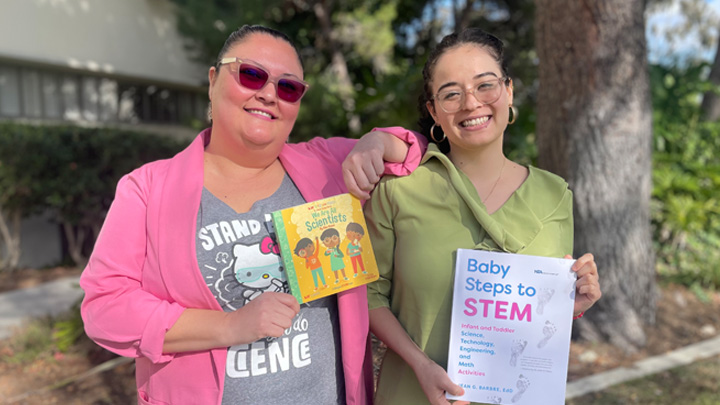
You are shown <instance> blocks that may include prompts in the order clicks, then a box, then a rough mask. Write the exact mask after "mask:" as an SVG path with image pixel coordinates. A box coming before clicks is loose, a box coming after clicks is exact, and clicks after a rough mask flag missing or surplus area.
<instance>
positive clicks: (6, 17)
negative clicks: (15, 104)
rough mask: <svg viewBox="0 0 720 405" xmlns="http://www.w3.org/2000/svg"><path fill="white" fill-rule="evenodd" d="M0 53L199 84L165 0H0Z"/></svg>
mask: <svg viewBox="0 0 720 405" xmlns="http://www.w3.org/2000/svg"><path fill="white" fill-rule="evenodd" d="M0 58H7V59H15V60H25V61H33V62H38V63H43V64H51V65H58V66H64V67H70V68H75V69H81V70H90V71H96V72H104V73H108V74H116V75H123V76H130V77H137V78H147V79H152V80H157V81H161V82H166V83H173V84H181V85H189V86H194V87H196V86H202V85H203V82H205V81H206V80H207V67H205V66H199V65H197V64H194V63H190V62H188V60H189V59H190V58H189V55H188V53H187V52H186V51H185V50H184V48H183V43H182V38H181V37H180V35H179V34H178V33H177V31H176V26H175V17H174V13H173V5H172V4H171V3H170V2H169V1H168V0H0Z"/></svg>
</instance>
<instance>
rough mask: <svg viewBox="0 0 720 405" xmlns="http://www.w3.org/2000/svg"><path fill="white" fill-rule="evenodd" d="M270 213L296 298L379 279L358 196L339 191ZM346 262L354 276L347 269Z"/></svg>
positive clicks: (306, 298) (302, 299)
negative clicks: (332, 195)
mask: <svg viewBox="0 0 720 405" xmlns="http://www.w3.org/2000/svg"><path fill="white" fill-rule="evenodd" d="M272 218H273V224H274V227H275V231H276V232H277V238H278V245H279V247H280V254H281V256H282V261H283V263H284V264H285V268H286V270H287V276H288V284H289V287H290V292H291V293H292V294H293V296H295V298H297V299H298V302H300V303H303V302H308V301H312V300H315V299H318V298H322V297H325V296H328V295H331V294H336V293H339V292H341V291H344V290H347V289H350V288H354V287H358V286H361V285H363V284H367V283H369V282H372V281H374V280H376V279H377V278H378V270H377V263H376V261H375V254H374V252H373V249H372V243H371V241H370V238H369V236H368V235H367V234H366V231H365V229H366V228H367V225H366V224H365V217H364V215H363V212H362V205H361V203H360V200H359V199H357V198H355V197H353V196H351V195H350V194H340V195H337V196H334V197H329V198H325V199H322V200H318V201H313V202H309V203H305V204H301V205H298V206H295V207H290V208H286V209H283V210H279V211H275V212H273V213H272ZM313 241H314V242H313ZM321 249H322V252H320V250H321ZM348 257H349V258H350V260H347V258H348ZM350 263H352V269H353V270H354V275H353V276H350V273H349V270H350V267H349V266H350ZM329 270H330V271H332V273H331V272H330V271H329ZM310 280H312V281H310Z"/></svg>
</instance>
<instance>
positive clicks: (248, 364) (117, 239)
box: [80, 26, 424, 404]
mask: <svg viewBox="0 0 720 405" xmlns="http://www.w3.org/2000/svg"><path fill="white" fill-rule="evenodd" d="M208 77H209V81H210V85H209V93H208V94H209V98H210V102H211V114H212V126H211V128H208V129H206V130H204V131H203V132H201V133H200V134H199V135H198V137H197V138H196V139H195V140H194V141H193V142H192V144H191V145H190V146H188V147H187V148H186V149H185V150H184V151H182V152H180V153H179V154H178V155H176V156H175V157H173V158H172V159H168V160H162V161H157V162H153V163H150V164H147V165H145V166H143V167H141V168H139V169H137V170H135V171H133V172H132V173H130V174H128V175H126V176H125V177H123V178H122V179H121V180H120V182H119V184H118V187H117V194H116V197H115V201H114V202H113V204H112V207H111V208H110V211H109V213H108V215H107V218H106V220H105V224H104V225H103V229H102V232H101V233H100V236H99V238H98V240H97V242H96V245H95V249H94V252H93V254H92V256H91V258H90V261H89V263H88V265H87V267H86V269H85V271H84V272H83V275H82V277H81V281H80V284H81V286H82V288H83V289H84V290H85V294H86V295H85V298H84V300H83V303H82V308H81V312H82V316H83V320H84V322H85V329H86V332H87V334H88V336H89V337H91V338H92V339H93V340H95V342H97V343H98V344H100V345H101V346H103V347H105V348H107V349H109V350H111V351H113V352H115V353H117V354H119V355H122V356H127V357H134V358H135V359H136V380H137V381H136V382H137V390H138V402H139V403H143V404H221V403H222V404H265V403H268V404H269V403H278V404H283V403H294V404H367V403H369V402H370V401H371V399H372V384H373V383H372V370H371V361H370V359H369V355H368V350H367V348H368V313H367V311H368V310H367V295H366V290H365V288H364V287H360V288H356V289H352V290H349V291H345V292H342V293H340V294H339V295H334V296H330V297H327V298H325V299H320V300H316V301H313V302H311V303H309V304H304V305H302V306H300V305H298V303H297V301H296V300H295V298H294V297H293V296H292V295H290V294H287V291H288V288H287V281H286V280H287V278H286V277H285V275H284V272H283V268H282V266H281V262H280V257H279V252H278V248H277V246H276V245H275V241H274V239H273V238H274V231H273V229H272V226H271V224H272V223H271V220H270V213H271V212H273V211H275V210H279V209H282V208H286V207H290V206H294V205H298V204H302V203H305V202H306V201H313V200H317V199H320V198H324V197H328V196H331V195H336V194H340V193H344V192H347V190H348V188H350V190H351V191H354V192H355V194H358V195H359V196H361V197H362V196H366V195H367V191H368V190H371V189H372V186H373V184H374V183H375V182H377V181H378V179H379V176H380V175H382V174H383V172H387V173H393V174H396V175H403V174H407V173H408V172H409V170H410V169H411V168H413V167H416V166H417V164H418V162H419V159H420V156H421V155H422V151H423V149H424V141H423V140H421V139H417V138H416V137H415V135H414V134H413V133H412V132H410V131H401V130H397V129H395V133H396V135H390V134H388V133H383V132H372V133H370V134H368V135H366V136H364V137H363V138H362V139H361V140H360V141H357V140H351V139H346V138H333V139H320V138H316V139H313V140H311V141H309V142H307V143H301V144H290V143H287V142H286V141H287V140H288V137H289V135H290V131H291V130H292V128H293V125H294V124H295V120H296V118H297V114H298V110H299V108H300V99H301V98H302V96H303V95H304V94H305V92H306V91H307V89H308V85H307V84H306V83H305V82H304V81H303V70H302V65H301V62H300V57H299V54H298V53H297V51H296V49H295V48H294V46H293V45H292V43H291V42H290V40H289V39H288V38H287V37H286V36H285V35H284V34H282V33H280V32H278V31H275V30H272V29H269V28H265V27H261V26H244V27H241V28H240V29H239V30H237V31H236V32H234V33H232V34H231V35H230V37H229V38H228V39H227V41H226V43H225V46H224V47H223V49H222V51H221V52H220V55H219V57H218V62H217V64H216V65H215V66H213V67H211V68H210V69H209V74H208ZM353 147H354V149H353ZM351 149H353V152H352V153H351V156H352V157H351V158H349V160H348V161H347V162H346V163H344V164H343V160H344V159H345V158H346V156H348V153H350V152H351ZM383 161H389V162H398V163H394V164H391V163H387V164H385V163H384V162H383ZM344 178H345V180H346V181H347V182H348V186H347V187H346V185H345V182H344Z"/></svg>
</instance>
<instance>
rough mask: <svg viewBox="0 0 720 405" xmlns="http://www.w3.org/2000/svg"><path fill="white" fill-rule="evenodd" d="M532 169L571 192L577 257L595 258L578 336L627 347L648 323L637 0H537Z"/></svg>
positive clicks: (645, 79)
mask: <svg viewBox="0 0 720 405" xmlns="http://www.w3.org/2000/svg"><path fill="white" fill-rule="evenodd" d="M535 13H536V18H535V33H536V36H535V38H536V49H537V52H538V57H539V66H538V73H539V82H540V85H539V90H538V106H537V116H538V119H537V139H538V152H539V166H540V167H542V168H544V169H546V170H549V171H551V172H553V173H556V174H558V175H560V176H562V177H564V178H565V179H566V180H567V181H568V183H569V184H570V188H571V189H572V190H573V192H574V196H575V208H574V215H575V256H576V257H577V256H578V255H580V254H583V253H585V252H592V253H593V254H594V255H595V258H596V262H597V264H598V269H599V273H600V282H601V287H602V290H603V298H602V299H601V300H600V301H598V303H597V304H596V305H595V307H594V308H593V309H592V310H590V311H588V314H587V315H586V316H585V317H584V318H583V319H582V320H581V321H579V322H578V323H577V328H576V333H577V334H579V337H581V338H586V339H591V340H606V341H610V342H612V343H613V344H615V345H617V346H619V347H622V348H624V349H626V350H628V351H633V350H635V349H636V348H638V347H642V346H643V345H644V344H645V338H646V337H645V333H644V330H643V326H644V325H645V324H652V323H654V321H655V309H656V307H655V302H656V298H657V292H656V284H655V282H656V281H655V258H654V252H653V248H652V237H651V228H650V192H651V141H652V111H651V103H650V88H649V75H648V67H647V56H646V55H647V54H646V41H645V33H644V28H645V22H644V16H643V3H642V2H637V1H626V0H604V1H598V0H595V1H594V0H583V1H578V0H538V1H537V3H536V11H535Z"/></svg>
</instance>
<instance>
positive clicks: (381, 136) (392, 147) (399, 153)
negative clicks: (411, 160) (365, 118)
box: [369, 129, 409, 163]
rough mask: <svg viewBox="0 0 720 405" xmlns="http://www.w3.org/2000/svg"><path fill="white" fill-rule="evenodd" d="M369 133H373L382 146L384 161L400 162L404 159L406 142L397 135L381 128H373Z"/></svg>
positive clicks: (406, 150) (406, 149) (406, 148)
mask: <svg viewBox="0 0 720 405" xmlns="http://www.w3.org/2000/svg"><path fill="white" fill-rule="evenodd" d="M369 135H374V136H375V139H377V141H378V144H379V145H381V146H380V147H381V148H382V150H381V152H382V157H383V160H385V161H386V162H393V163H401V162H404V161H405V158H406V157H407V152H408V149H409V147H408V144H407V142H405V141H404V140H402V139H400V138H398V137H397V136H395V135H393V134H391V133H389V132H385V131H383V130H378V129H373V130H372V131H371V132H370V133H369Z"/></svg>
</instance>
